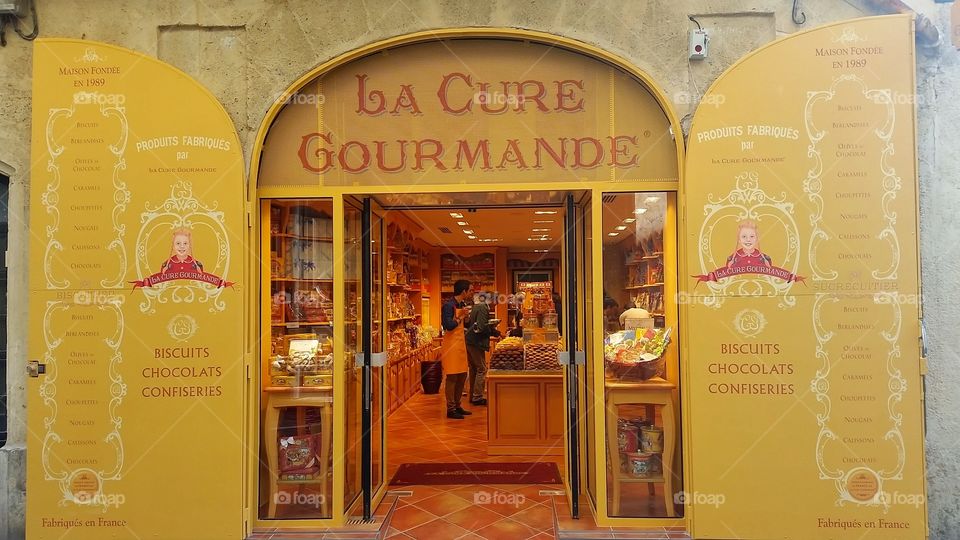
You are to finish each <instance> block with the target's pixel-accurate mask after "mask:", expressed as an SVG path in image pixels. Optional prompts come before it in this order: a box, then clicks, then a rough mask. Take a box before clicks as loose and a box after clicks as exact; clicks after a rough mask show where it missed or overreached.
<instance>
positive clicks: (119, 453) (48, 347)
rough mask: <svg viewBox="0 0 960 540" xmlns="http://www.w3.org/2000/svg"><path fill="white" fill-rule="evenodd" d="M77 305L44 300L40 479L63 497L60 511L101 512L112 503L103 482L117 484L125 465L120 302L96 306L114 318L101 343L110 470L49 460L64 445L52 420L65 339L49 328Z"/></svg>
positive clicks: (55, 409)
mask: <svg viewBox="0 0 960 540" xmlns="http://www.w3.org/2000/svg"><path fill="white" fill-rule="evenodd" d="M82 294H87V293H85V292H78V293H77V295H76V296H79V295H82ZM77 300H82V298H76V297H75V301H74V302H73V303H70V302H65V301H49V302H47V306H46V310H45V311H44V314H43V341H44V354H43V361H44V363H45V364H46V366H47V368H46V369H47V371H46V375H45V376H44V378H43V380H42V382H41V383H40V388H39V391H40V397H41V399H42V400H43V404H44V406H45V407H46V408H47V415H46V416H44V417H43V429H44V432H45V433H44V435H43V447H42V448H41V450H40V461H41V464H42V466H43V477H44V479H45V480H52V481H55V482H58V483H59V486H60V491H61V493H62V494H63V498H62V499H61V500H60V506H67V505H69V504H77V505H83V506H101V507H103V511H106V510H107V506H109V504H110V503H111V501H112V500H114V498H113V497H112V496H111V495H110V494H108V493H106V487H107V485H106V483H107V482H108V481H112V480H120V478H121V470H122V469H123V461H124V450H123V439H122V437H121V436H120V428H121V427H122V426H123V418H122V417H121V416H120V414H119V410H120V404H121V403H122V402H123V398H124V397H125V396H126V395H127V385H126V383H125V382H124V380H123V376H122V375H121V374H120V364H121V363H122V362H123V357H122V353H121V352H120V344H121V343H122V342H123V329H124V319H123V310H122V309H121V306H122V303H121V302H119V301H112V302H104V303H99V304H97V309H99V310H100V311H103V312H109V313H112V314H113V315H115V317H116V324H115V325H114V326H113V328H114V333H113V334H112V335H110V336H109V337H105V338H103V341H104V343H105V344H106V345H107V347H108V348H109V349H110V351H111V352H110V357H109V359H108V360H109V364H108V366H107V375H108V377H109V396H108V397H109V400H108V401H107V402H106V403H107V405H106V407H107V412H108V414H109V417H110V420H109V428H110V431H109V432H108V433H107V434H106V436H104V438H103V443H105V444H107V445H109V446H110V447H112V448H113V454H114V458H115V459H114V461H113V463H112V466H111V467H110V468H99V470H94V469H91V468H88V467H71V466H70V465H67V464H66V463H64V460H63V459H60V458H56V457H55V455H54V453H55V448H56V447H57V446H58V445H60V444H63V442H64V439H63V437H62V436H61V435H60V434H59V433H58V432H57V429H58V428H57V415H58V412H59V409H60V404H59V402H58V401H57V382H58V381H57V379H58V377H59V375H60V369H59V363H58V359H59V357H61V356H63V354H64V353H63V352H62V351H60V350H59V349H60V346H61V345H63V344H64V336H63V335H60V334H58V333H57V331H56V329H55V327H54V325H53V317H54V316H56V315H57V314H58V313H60V312H63V311H69V310H70V309H76V306H77V305H82V304H83V303H85V302H82V301H77ZM56 328H62V326H59V325H58V326H57V327H56ZM64 331H65V330H64ZM61 334H62V332H61Z"/></svg>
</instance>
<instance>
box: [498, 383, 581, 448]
mask: <svg viewBox="0 0 960 540" xmlns="http://www.w3.org/2000/svg"><path fill="white" fill-rule="evenodd" d="M487 401H488V405H487V407H488V410H487V436H488V437H489V441H488V442H487V453H488V454H490V455H494V456H504V455H506V456H509V455H544V456H561V455H563V433H564V430H563V410H564V395H563V374H562V373H560V372H559V371H542V372H538V371H489V372H488V373H487Z"/></svg>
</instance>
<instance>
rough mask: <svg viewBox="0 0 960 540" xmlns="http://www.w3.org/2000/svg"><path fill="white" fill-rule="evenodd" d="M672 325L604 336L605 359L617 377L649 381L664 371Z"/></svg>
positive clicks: (626, 379) (608, 368)
mask: <svg viewBox="0 0 960 540" xmlns="http://www.w3.org/2000/svg"><path fill="white" fill-rule="evenodd" d="M670 332H671V329H670V328H656V329H653V328H647V329H636V330H624V331H622V332H616V333H614V334H610V335H609V336H607V338H606V339H605V340H604V346H603V359H604V363H605V364H606V367H607V370H608V371H609V372H610V373H611V374H612V375H613V376H614V377H615V378H617V379H620V380H625V381H646V380H648V379H652V378H653V377H656V376H658V375H661V376H662V375H663V373H664V363H665V362H664V356H663V355H664V353H665V352H666V350H667V345H669V344H670Z"/></svg>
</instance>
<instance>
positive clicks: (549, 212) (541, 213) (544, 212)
mask: <svg viewBox="0 0 960 540" xmlns="http://www.w3.org/2000/svg"><path fill="white" fill-rule="evenodd" d="M556 213H557V211H556V210H537V211H535V212H534V214H536V215H538V216H549V215H553V214H556Z"/></svg>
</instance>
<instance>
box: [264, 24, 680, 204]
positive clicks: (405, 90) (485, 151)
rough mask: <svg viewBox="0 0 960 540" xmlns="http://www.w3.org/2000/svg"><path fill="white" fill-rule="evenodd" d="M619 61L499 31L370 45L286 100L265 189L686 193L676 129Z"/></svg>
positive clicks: (277, 118)
mask: <svg viewBox="0 0 960 540" xmlns="http://www.w3.org/2000/svg"><path fill="white" fill-rule="evenodd" d="M445 37H456V38H458V39H440V38H445ZM531 38H532V39H531ZM520 39H525V40H526V41H521V40H520ZM604 57H609V58H604ZM612 58H613V57H611V56H610V55H607V54H604V55H603V56H601V54H599V53H597V52H596V51H593V50H589V49H588V48H587V47H586V46H585V45H582V44H581V46H578V45H577V44H576V42H572V41H569V40H562V39H560V38H557V37H555V36H547V35H545V34H544V35H538V34H536V33H527V32H520V31H508V30H497V29H489V30H488V29H472V30H462V31H458V30H450V31H446V32H441V33H440V34H436V33H433V32H431V33H430V34H429V35H426V34H424V35H412V36H404V37H402V38H396V39H395V40H392V41H390V42H384V43H380V44H374V45H371V46H370V47H368V48H366V49H365V50H364V51H363V52H362V53H351V55H349V58H348V59H346V60H344V61H342V62H332V63H328V64H327V65H325V66H321V67H320V68H318V69H317V70H315V72H314V73H312V74H310V75H308V76H306V77H305V78H304V79H302V80H301V81H300V82H298V83H297V84H295V85H293V86H292V87H291V89H290V91H289V92H288V94H287V95H286V96H285V97H284V98H283V99H280V100H278V103H277V104H275V106H274V107H273V109H272V110H271V111H270V113H268V117H267V120H266V121H265V126H269V129H268V130H261V133H260V135H259V136H258V140H261V139H260V137H262V140H263V141H264V142H263V145H262V153H260V147H259V146H258V147H256V148H255V149H254V153H255V155H254V163H255V169H254V171H255V173H256V176H257V180H258V183H259V186H260V187H278V186H297V187H304V186H316V187H323V186H345V185H350V186H398V187H403V186H424V185H439V184H451V183H458V184H464V183H466V184H514V183H518V182H549V183H551V184H556V183H572V182H582V181H610V182H624V183H627V182H644V181H677V180H678V179H679V167H680V165H679V163H680V162H679V160H678V155H679V154H680V153H681V147H682V143H681V142H680V141H678V140H676V137H674V133H679V128H678V124H677V122H676V118H675V116H674V115H673V113H672V111H670V110H669V109H668V105H667V101H666V100H665V99H664V98H663V95H662V93H660V92H659V91H658V90H656V89H655V88H653V87H652V85H651V84H648V82H647V80H646V78H645V77H643V76H641V75H638V74H637V73H636V72H635V70H633V71H630V70H627V69H624V68H623V67H622V66H621V65H619V64H617V63H616V62H614V61H613V60H612Z"/></svg>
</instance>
